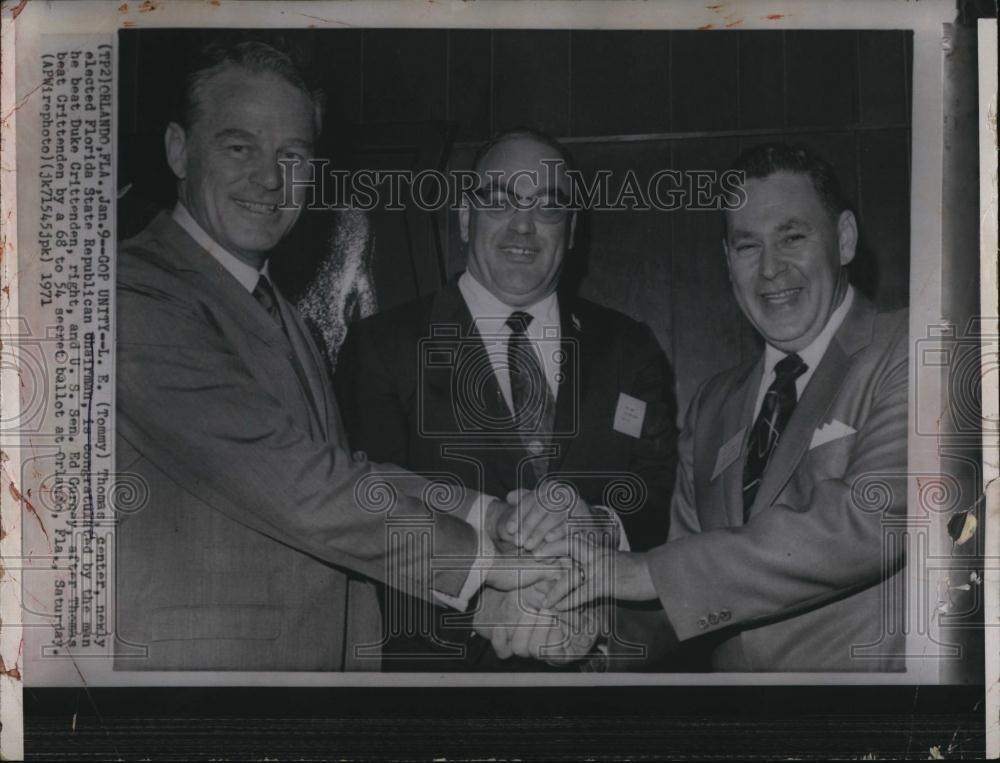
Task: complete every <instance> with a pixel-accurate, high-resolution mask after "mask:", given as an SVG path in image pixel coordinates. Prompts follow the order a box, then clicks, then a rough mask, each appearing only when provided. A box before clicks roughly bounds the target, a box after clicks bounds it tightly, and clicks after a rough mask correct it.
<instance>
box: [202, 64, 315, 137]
mask: <svg viewBox="0 0 1000 763" xmlns="http://www.w3.org/2000/svg"><path fill="white" fill-rule="evenodd" d="M231 75H242V76H243V77H247V78H248V77H262V78H271V79H273V80H276V81H278V82H282V83H284V84H286V85H287V86H288V87H290V88H292V89H293V90H295V91H297V92H298V93H300V94H301V95H302V97H303V98H304V99H305V100H306V102H307V103H308V104H309V109H310V111H311V112H312V115H313V119H312V123H313V135H312V138H313V139H315V138H316V137H317V136H319V134H320V131H321V128H322V118H323V114H322V104H321V103H320V101H319V99H318V97H317V95H316V94H314V93H312V92H310V91H309V90H308V89H306V88H304V87H303V86H302V85H301V84H300V83H297V82H294V81H293V80H291V79H289V78H288V77H286V76H284V75H282V74H281V73H280V72H278V71H275V70H273V69H268V68H264V67H259V68H258V67H253V66H248V65H247V64H245V63H241V62H239V61H230V60H223V61H220V62H218V63H216V64H214V65H212V66H210V67H208V68H207V69H203V70H201V71H200V72H198V76H197V78H196V80H195V81H194V82H192V84H191V89H190V96H189V97H190V102H191V106H192V109H191V112H192V115H193V116H194V118H193V119H191V120H190V122H191V123H190V124H189V125H188V129H190V128H192V127H194V125H195V124H196V123H197V122H198V120H199V119H200V118H201V112H202V109H203V108H204V106H205V102H204V91H205V90H207V89H209V87H211V86H212V85H213V84H215V83H216V82H217V81H218V80H219V79H221V78H224V77H226V76H231Z"/></svg>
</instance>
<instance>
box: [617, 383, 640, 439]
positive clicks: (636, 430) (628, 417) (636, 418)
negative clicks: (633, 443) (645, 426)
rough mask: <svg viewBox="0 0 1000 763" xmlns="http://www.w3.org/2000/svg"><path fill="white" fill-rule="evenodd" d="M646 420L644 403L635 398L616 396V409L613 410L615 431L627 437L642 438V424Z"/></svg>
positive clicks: (624, 395)
mask: <svg viewBox="0 0 1000 763" xmlns="http://www.w3.org/2000/svg"><path fill="white" fill-rule="evenodd" d="M645 418H646V401H645V400H640V399H639V398H637V397H632V396H631V395H626V394H625V393H624V392H622V393H620V394H619V395H618V407H617V408H615V431H616V432H621V433H622V434H627V435H628V436H629V437H636V438H638V437H641V436H642V422H643V421H644V420H645Z"/></svg>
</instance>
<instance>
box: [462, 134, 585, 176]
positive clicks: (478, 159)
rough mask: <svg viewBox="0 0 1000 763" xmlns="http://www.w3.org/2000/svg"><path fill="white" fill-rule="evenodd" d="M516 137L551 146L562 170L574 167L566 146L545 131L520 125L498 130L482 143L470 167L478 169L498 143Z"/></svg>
mask: <svg viewBox="0 0 1000 763" xmlns="http://www.w3.org/2000/svg"><path fill="white" fill-rule="evenodd" d="M518 138H528V139H530V140H533V141H535V142H537V143H541V144H542V145H543V146H546V147H548V148H551V149H552V150H553V152H555V153H556V155H558V157H559V159H560V160H561V161H562V163H563V170H571V169H573V168H574V167H575V162H574V161H573V155H572V154H571V153H570V151H569V149H568V148H566V146H564V145H563V144H562V143H560V142H559V141H558V140H556V139H555V138H553V137H552V136H551V135H549V134H548V133H547V132H542V131H541V130H536V129H535V128H534V127H523V126H521V127H512V128H510V129H509V130H503V131H502V132H498V133H497V134H496V135H494V136H493V137H492V138H490V139H489V140H488V141H486V142H485V143H483V145H481V146H480V147H479V149H478V150H477V151H476V155H475V156H474V157H473V159H472V169H473V170H478V169H479V168H480V165H482V163H483V160H484V159H485V158H486V155H487V154H488V153H489V152H490V151H492V150H493V149H494V148H496V147H497V146H498V145H500V144H501V143H506V142H507V141H509V140H516V139H518Z"/></svg>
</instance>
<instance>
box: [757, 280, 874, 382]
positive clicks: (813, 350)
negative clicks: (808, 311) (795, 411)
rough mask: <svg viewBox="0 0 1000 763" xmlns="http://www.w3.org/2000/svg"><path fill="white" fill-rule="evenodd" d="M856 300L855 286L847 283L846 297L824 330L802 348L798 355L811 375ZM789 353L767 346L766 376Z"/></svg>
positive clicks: (765, 354)
mask: <svg viewBox="0 0 1000 763" xmlns="http://www.w3.org/2000/svg"><path fill="white" fill-rule="evenodd" d="M852 302H854V287H853V286H851V285H850V284H848V285H847V291H846V292H845V294H844V298H843V299H842V300H841V301H840V304H839V305H838V306H837V309H836V310H834V311H833V314H832V315H830V320H828V321H827V322H826V325H825V326H824V327H823V330H822V331H821V332H819V336H817V337H816V338H815V339H813V340H812V342H811V343H810V344H809V346H808V347H806V348H804V349H802V350H800V351H799V352H798V356H799V357H800V358H802V360H803V362H804V363H805V364H806V365H807V366H808V367H809V371H808V372H807V373H809V375H810V376H811V375H812V373H811V372H812V371H814V370H815V369H816V366H818V365H819V362H820V360H822V359H823V355H825V354H826V348H827V347H829V346H830V342H831V341H832V340H833V336H834V334H836V333H837V329H839V328H840V325H841V324H842V323H843V322H844V318H846V317H847V311H848V310H850V309H851V303H852ZM788 354H789V353H787V352H785V351H783V350H779V349H777V348H776V347H772V346H771V345H767V346H766V350H765V351H764V378H765V379H767V378H769V374H771V373H772V372H773V371H774V367H775V366H776V365H777V364H778V361H780V360H781V359H782V358H784V357H785V356H786V355H788Z"/></svg>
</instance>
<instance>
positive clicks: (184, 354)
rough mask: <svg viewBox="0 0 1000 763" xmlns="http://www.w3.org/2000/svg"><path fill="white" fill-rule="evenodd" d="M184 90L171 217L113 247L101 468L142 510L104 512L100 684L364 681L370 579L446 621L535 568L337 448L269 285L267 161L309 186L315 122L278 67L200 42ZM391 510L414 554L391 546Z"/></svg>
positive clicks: (268, 50) (261, 47)
mask: <svg viewBox="0 0 1000 763" xmlns="http://www.w3.org/2000/svg"><path fill="white" fill-rule="evenodd" d="M183 94H184V97H183V99H182V101H181V102H180V103H179V105H178V107H177V109H176V114H175V117H174V120H173V121H172V122H171V123H170V124H169V125H168V126H167V129H166V133H165V148H166V158H167V162H168V164H169V165H170V168H171V169H172V170H173V173H174V175H175V176H176V178H177V196H178V202H177V205H176V207H175V208H174V209H173V210H172V211H171V212H162V213H161V214H160V215H159V216H157V217H156V219H154V220H153V221H152V223H150V224H149V226H148V227H147V228H146V229H145V230H144V231H143V232H142V233H141V234H140V235H138V236H137V237H135V238H133V239H131V240H129V241H126V242H124V243H123V244H122V245H121V247H120V248H119V259H118V284H117V287H118V288H117V299H118V304H117V309H118V322H117V327H118V345H117V349H118V355H117V381H118V388H117V435H118V436H117V445H116V447H117V451H116V457H117V464H118V469H119V470H120V471H121V472H123V473H127V474H130V475H133V476H135V477H136V478H137V479H138V481H139V482H140V483H141V484H142V485H143V488H144V490H143V491H142V494H143V495H144V496H145V497H146V499H147V500H146V502H145V503H144V505H142V506H140V507H139V508H138V509H137V510H136V511H134V512H132V513H130V514H128V515H123V516H120V517H119V518H118V519H119V522H118V527H117V534H116V549H117V557H116V565H117V566H116V572H117V588H116V593H117V610H116V611H117V616H118V617H117V634H118V636H119V638H120V639H121V641H122V642H124V643H127V644H129V645H130V649H129V650H123V653H122V654H121V655H120V656H119V659H117V660H116V668H117V669H121V670H129V669H132V670H271V671H281V670H342V669H377V668H378V659H377V658H378V651H377V645H378V641H379V637H380V635H381V632H382V629H381V627H380V623H379V610H378V604H377V600H376V597H375V587H374V584H373V582H372V581H373V580H378V581H385V580H386V579H390V578H391V579H392V580H393V581H394V582H396V583H397V584H400V585H405V587H406V590H407V591H410V592H414V593H415V594H416V595H420V596H424V597H426V598H427V599H429V600H433V601H443V602H446V603H448V604H449V605H450V606H456V607H458V608H463V605H464V604H465V603H467V602H468V599H469V598H470V597H471V596H472V595H473V593H474V592H475V591H476V590H478V588H479V586H480V585H481V584H482V581H483V580H485V582H486V583H487V584H489V585H497V586H500V587H506V588H509V587H510V586H512V585H515V584H517V585H520V584H522V583H525V584H527V583H530V582H532V578H533V577H535V578H540V577H544V576H546V575H547V574H548V575H550V574H551V573H548V572H546V571H539V570H538V569H537V568H538V565H537V564H536V565H534V566H535V568H536V569H535V571H534V572H532V571H530V570H524V571H520V572H516V571H514V570H510V569H503V570H502V569H499V565H497V564H496V563H495V559H496V556H495V555H493V554H489V553H486V551H487V549H488V548H492V545H491V544H487V536H486V535H485V534H480V533H479V530H480V529H487V530H488V529H489V527H488V526H487V525H486V524H485V518H484V515H485V514H486V508H487V507H486V506H485V504H486V503H487V502H486V500H484V499H483V497H482V496H480V495H479V494H477V493H474V492H472V491H465V492H462V491H457V492H456V491H450V492H449V491H445V492H446V493H447V495H444V496H442V495H441V493H440V492H439V493H434V491H432V490H430V487H429V484H428V482H427V481H426V480H424V479H423V478H420V477H417V476H416V475H413V474H409V473H407V472H403V471H402V470H400V469H398V468H397V467H391V466H390V467H384V466H381V465H379V464H373V463H372V462H370V461H367V460H365V459H363V458H354V457H352V456H351V454H350V452H349V451H348V450H347V447H346V446H347V438H346V435H345V433H344V431H343V427H342V425H341V420H340V415H339V412H338V410H337V404H336V400H335V399H334V397H333V394H332V389H331V383H330V380H329V379H328V378H327V377H326V375H325V370H324V366H323V363H322V360H321V357H320V354H319V352H318V350H317V348H316V347H315V345H314V344H313V343H312V341H311V339H310V337H309V334H308V332H307V331H306V329H305V327H304V325H303V324H302V321H301V319H300V318H299V316H298V315H297V313H296V312H295V310H294V309H293V308H292V307H291V306H290V305H289V303H288V302H287V301H286V300H285V299H284V297H283V296H282V295H281V294H280V292H279V291H278V290H277V289H275V288H274V286H273V284H272V283H271V281H270V273H269V267H268V262H269V257H270V256H271V253H272V251H273V250H274V248H275V247H276V246H277V244H278V243H279V242H280V241H281V240H282V239H283V238H284V237H285V236H286V235H287V234H288V232H289V231H290V230H291V228H292V227H293V226H294V225H295V222H296V220H297V219H298V217H299V214H300V212H301V207H300V205H299V202H300V200H298V199H293V200H294V201H295V202H296V203H293V204H292V205H290V206H288V207H282V206H280V205H279V203H280V202H281V201H282V199H283V198H284V192H285V191H286V185H287V182H288V180H289V178H287V177H286V175H285V173H284V171H283V164H284V165H291V166H292V167H293V168H294V171H295V172H304V171H305V166H304V165H305V162H304V160H305V159H308V158H309V157H310V156H311V155H312V152H313V144H314V140H315V138H316V136H317V134H318V131H319V126H320V121H319V120H320V108H319V97H318V95H317V94H316V93H315V92H313V91H312V90H310V89H309V88H308V87H307V85H306V83H305V82H304V80H303V77H302V74H301V73H300V71H299V70H298V68H297V67H296V66H295V64H294V63H293V61H292V60H291V58H290V57H289V56H288V55H286V54H285V53H283V52H281V51H278V50H276V49H275V48H273V47H271V46H269V45H266V44H264V43H261V42H244V43H241V44H239V45H235V46H230V47H224V46H211V47H209V48H208V49H207V50H205V51H203V55H202V56H201V57H199V58H198V59H196V60H195V61H194V62H193V63H192V71H191V74H190V76H189V78H188V80H187V81H186V83H185V88H184V93H183ZM386 482H388V485H389V486H388V487H386V485H385V483H386ZM387 490H388V491H391V492H392V493H393V495H394V496H395V499H396V500H395V501H394V502H392V503H391V504H383V505H381V506H379V505H377V503H375V504H373V503H372V502H371V501H366V500H365V498H366V496H370V495H373V494H374V496H375V497H376V498H377V497H378V496H379V495H381V496H383V497H384V496H385V495H386V491H387ZM435 495H437V496H438V497H442V498H443V499H444V500H445V501H446V504H442V503H441V502H440V501H436V500H435V498H434V497H435ZM491 507H492V511H491V513H490V516H499V515H500V514H501V513H502V512H504V511H505V510H506V505H505V504H503V503H502V502H500V501H497V502H495V503H493V504H491ZM390 509H391V511H392V515H393V517H394V518H398V519H401V520H404V521H405V520H414V521H416V520H419V522H420V523H421V526H422V527H425V528H429V533H430V536H429V538H428V543H427V545H423V546H420V547H419V548H416V549H404V550H398V549H394V548H393V547H391V546H390V544H389V543H388V541H387V531H386V518H387V513H388V511H389V510H390ZM494 526H495V525H494ZM480 544H483V545H480ZM435 555H439V556H444V555H446V556H448V557H449V558H448V564H447V569H439V568H437V567H435V566H434V565H433V560H434V558H435ZM477 560H478V561H477ZM474 564H477V565H478V566H477V568H476V569H475V570H473V565H474ZM366 650H367V651H366ZM125 651H128V654H125V653H124V652H125Z"/></svg>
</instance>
